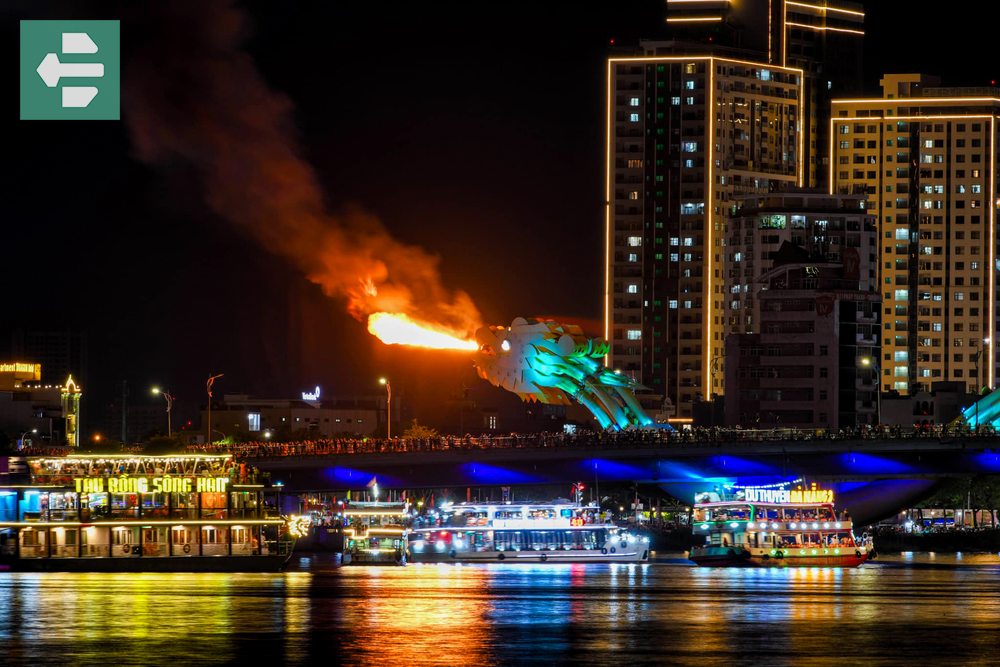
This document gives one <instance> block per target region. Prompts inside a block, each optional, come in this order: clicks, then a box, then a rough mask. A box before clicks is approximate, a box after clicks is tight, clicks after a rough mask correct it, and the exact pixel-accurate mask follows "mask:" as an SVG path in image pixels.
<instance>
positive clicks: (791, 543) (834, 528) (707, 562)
mask: <svg viewBox="0 0 1000 667" xmlns="http://www.w3.org/2000/svg"><path fill="white" fill-rule="evenodd" d="M732 496H733V497H730V498H725V497H721V496H719V495H717V494H702V495H700V496H699V501H700V502H697V503H695V506H694V515H693V518H692V532H693V534H694V536H695V539H696V541H697V540H699V539H701V540H703V541H704V542H703V543H702V544H699V545H697V546H694V547H692V548H691V552H690V555H689V558H690V559H691V560H692V561H694V562H695V563H697V564H698V565H703V566H713V567H724V566H751V567H753V566H765V567H767V566H770V567H787V566H793V567H857V566H858V565H861V564H862V563H864V562H865V561H866V560H868V559H870V558H872V557H874V554H873V551H872V548H871V543H870V542H869V541H865V542H859V541H858V540H857V539H856V538H855V537H854V532H853V530H852V528H853V523H852V522H851V519H850V517H848V516H846V514H842V515H840V516H838V515H837V514H836V512H835V511H834V506H833V492H832V491H830V490H829V489H817V488H816V487H815V485H813V487H812V488H810V489H794V490H789V489H780V488H766V489H764V488H755V487H748V488H744V489H740V490H739V491H738V492H737V493H735V494H732Z"/></svg>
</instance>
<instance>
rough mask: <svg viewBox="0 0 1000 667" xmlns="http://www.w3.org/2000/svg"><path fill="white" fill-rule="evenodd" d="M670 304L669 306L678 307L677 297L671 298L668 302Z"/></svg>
mask: <svg viewBox="0 0 1000 667" xmlns="http://www.w3.org/2000/svg"><path fill="white" fill-rule="evenodd" d="M668 305H669V306H670V307H671V308H676V307H677V299H671V300H670V301H669V302H668Z"/></svg>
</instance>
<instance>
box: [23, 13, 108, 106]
mask: <svg viewBox="0 0 1000 667" xmlns="http://www.w3.org/2000/svg"><path fill="white" fill-rule="evenodd" d="M62 50H63V53H97V44H94V40H92V39H91V38H90V35H88V34H87V33H85V32H64V33H63V34H62ZM35 71H36V72H38V76H40V77H42V81H44V82H45V85H46V86H48V87H49V88H55V87H56V86H58V85H59V79H61V78H63V77H66V78H71V77H78V78H100V77H103V76H104V65H103V64H102V63H63V62H59V56H57V55H56V54H54V53H47V54H45V58H43V59H42V62H41V64H40V65H39V66H38V69H36V70H35ZM95 97H97V88H96V87H94V86H66V87H64V88H63V89H62V105H63V107H64V108H77V109H82V108H84V107H86V106H87V105H89V104H90V103H91V102H92V101H93V99H94V98H95Z"/></svg>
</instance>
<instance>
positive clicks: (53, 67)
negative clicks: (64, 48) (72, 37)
mask: <svg viewBox="0 0 1000 667" xmlns="http://www.w3.org/2000/svg"><path fill="white" fill-rule="evenodd" d="M35 71H36V72H38V76H40V77H42V81H44V82H45V85H46V86H48V87H49V88H55V87H56V86H58V85H59V79H61V78H62V77H64V76H66V77H70V76H77V77H80V76H83V77H101V76H104V65H103V64H102V63H61V62H59V56H57V55H56V54H54V53H47V54H45V59H44V60H42V64H41V65H39V66H38V69H37V70H35Z"/></svg>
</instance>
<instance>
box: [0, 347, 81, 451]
mask: <svg viewBox="0 0 1000 667" xmlns="http://www.w3.org/2000/svg"><path fill="white" fill-rule="evenodd" d="M42 372H43V371H42V364H38V363H34V362H21V361H13V362H0V431H3V432H4V433H6V434H7V436H8V437H9V438H10V439H12V440H13V439H14V438H15V437H16V438H17V440H18V442H17V443H16V445H18V446H21V445H27V444H31V445H39V444H43V443H44V444H50V445H59V446H70V447H76V446H78V445H79V444H80V428H79V425H80V398H81V396H82V394H83V390H82V388H81V387H80V386H79V385H78V384H77V383H76V381H75V380H74V379H73V376H69V377H67V378H66V381H65V382H64V383H62V384H56V385H50V384H42V383H41V380H40V378H41V377H42Z"/></svg>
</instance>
